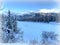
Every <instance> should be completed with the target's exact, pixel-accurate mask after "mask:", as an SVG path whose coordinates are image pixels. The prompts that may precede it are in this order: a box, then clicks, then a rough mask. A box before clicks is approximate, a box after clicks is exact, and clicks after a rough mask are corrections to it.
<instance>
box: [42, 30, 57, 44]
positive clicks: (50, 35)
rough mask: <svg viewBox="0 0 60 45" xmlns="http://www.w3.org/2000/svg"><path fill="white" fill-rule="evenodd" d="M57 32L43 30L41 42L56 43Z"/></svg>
mask: <svg viewBox="0 0 60 45" xmlns="http://www.w3.org/2000/svg"><path fill="white" fill-rule="evenodd" d="M57 36H58V35H57V34H55V33H54V32H47V31H43V32H42V43H43V44H46V45H47V44H50V43H51V44H56V43H57Z"/></svg>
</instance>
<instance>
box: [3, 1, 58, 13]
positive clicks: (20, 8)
mask: <svg viewBox="0 0 60 45" xmlns="http://www.w3.org/2000/svg"><path fill="white" fill-rule="evenodd" d="M57 5H58V4H57V2H56V1H53V0H45V1H44V0H42V1H41V0H35V1H34V0H33V1H31V2H30V1H27V0H26V1H24V0H22V1H18V0H15V1H14V0H9V1H8V0H5V1H4V6H3V7H4V10H12V11H14V12H25V11H38V10H40V9H53V8H57Z"/></svg>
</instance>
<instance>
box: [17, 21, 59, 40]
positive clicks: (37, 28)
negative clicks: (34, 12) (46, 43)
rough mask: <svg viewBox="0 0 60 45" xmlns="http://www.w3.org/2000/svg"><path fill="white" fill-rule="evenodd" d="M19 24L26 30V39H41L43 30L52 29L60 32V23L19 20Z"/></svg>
mask: <svg viewBox="0 0 60 45" xmlns="http://www.w3.org/2000/svg"><path fill="white" fill-rule="evenodd" d="M17 26H18V28H19V29H21V30H23V31H24V35H23V36H24V40H33V39H36V40H40V39H41V38H40V37H41V33H42V31H52V32H55V33H57V34H59V33H60V31H59V30H60V24H58V23H41V22H22V21H18V23H17Z"/></svg>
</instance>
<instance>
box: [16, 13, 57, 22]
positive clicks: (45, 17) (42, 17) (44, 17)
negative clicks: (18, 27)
mask: <svg viewBox="0 0 60 45" xmlns="http://www.w3.org/2000/svg"><path fill="white" fill-rule="evenodd" d="M57 15H58V14H55V13H44V14H40V13H34V15H33V14H29V15H28V14H24V15H23V16H19V18H18V19H17V20H19V21H34V22H48V23H49V22H55V21H56V18H57Z"/></svg>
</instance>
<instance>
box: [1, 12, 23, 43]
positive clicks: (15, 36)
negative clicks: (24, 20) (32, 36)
mask: <svg viewBox="0 0 60 45" xmlns="http://www.w3.org/2000/svg"><path fill="white" fill-rule="evenodd" d="M3 24H4V25H3V27H2V30H3V35H2V40H3V42H4V43H8V42H9V43H15V42H18V40H19V37H20V38H21V36H20V35H22V34H23V33H22V31H21V30H18V28H17V20H16V15H14V16H13V15H11V13H10V11H8V16H7V18H5V20H3ZM22 37H23V35H22Z"/></svg>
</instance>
